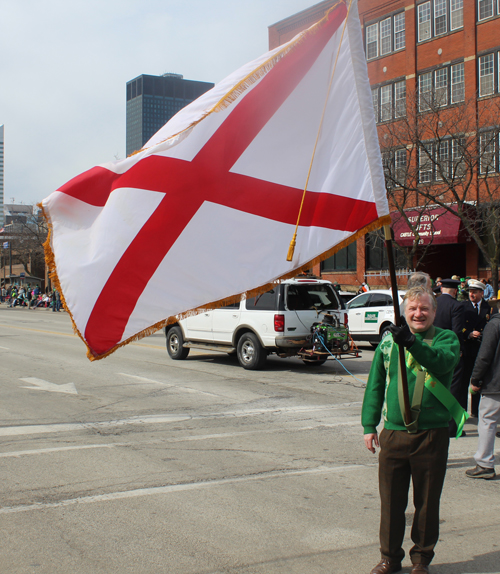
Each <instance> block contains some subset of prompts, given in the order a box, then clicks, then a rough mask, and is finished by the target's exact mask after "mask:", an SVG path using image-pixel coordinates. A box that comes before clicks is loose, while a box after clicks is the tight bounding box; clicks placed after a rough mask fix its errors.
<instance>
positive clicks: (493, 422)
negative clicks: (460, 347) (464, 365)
mask: <svg viewBox="0 0 500 574" xmlns="http://www.w3.org/2000/svg"><path fill="white" fill-rule="evenodd" d="M470 384H471V389H472V390H473V391H474V392H475V393H480V394H481V402H480V404H479V420H478V424H477V430H478V434H479V441H478V445H477V452H476V454H475V455H474V460H475V461H476V467H475V468H471V469H469V470H467V471H465V474H466V475H467V476H468V477H470V478H486V479H491V478H495V476H496V475H495V432H496V430H497V425H498V422H499V421H500V315H499V314H498V313H496V314H495V315H493V316H492V317H491V320H490V321H489V322H488V324H487V325H486V327H485V329H484V335H483V342H482V343H481V348H480V349H479V353H478V355H477V358H476V363H475V364H474V370H473V371H472V376H471V380H470Z"/></svg>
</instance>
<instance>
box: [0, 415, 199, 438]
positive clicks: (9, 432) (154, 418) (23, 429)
mask: <svg viewBox="0 0 500 574" xmlns="http://www.w3.org/2000/svg"><path fill="white" fill-rule="evenodd" d="M191 418H192V417H190V416H189V415H150V416H145V417H131V418H129V419H120V420H114V421H102V422H95V423H56V424H50V425H26V426H19V427H0V436H21V435H29V434H46V433H60V432H71V431H78V430H99V429H102V428H109V427H116V426H124V425H142V424H151V423H156V424H158V423H177V422H182V421H186V420H190V419H191Z"/></svg>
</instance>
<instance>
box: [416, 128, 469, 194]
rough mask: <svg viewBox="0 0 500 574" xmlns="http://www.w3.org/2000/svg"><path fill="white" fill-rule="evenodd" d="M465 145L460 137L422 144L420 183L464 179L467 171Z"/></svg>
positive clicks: (419, 157)
mask: <svg viewBox="0 0 500 574" xmlns="http://www.w3.org/2000/svg"><path fill="white" fill-rule="evenodd" d="M464 145H465V141H464V140H463V139H462V138H460V137H453V138H451V137H449V138H446V139H444V140H441V141H438V142H428V143H425V144H422V145H421V147H420V149H419V153H418V181H419V183H431V182H433V181H436V182H439V181H443V180H450V179H451V180H456V179H457V178H460V177H462V176H463V175H464V174H465V171H466V164H465V160H464Z"/></svg>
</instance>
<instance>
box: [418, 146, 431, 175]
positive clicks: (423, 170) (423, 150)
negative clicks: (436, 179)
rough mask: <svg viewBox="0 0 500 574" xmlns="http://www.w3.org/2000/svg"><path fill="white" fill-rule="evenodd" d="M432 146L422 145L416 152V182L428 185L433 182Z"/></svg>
mask: <svg viewBox="0 0 500 574" xmlns="http://www.w3.org/2000/svg"><path fill="white" fill-rule="evenodd" d="M433 157H434V145H433V144H432V143H428V144H423V145H422V146H421V147H420V149H419V150H418V182H419V183H430V182H431V181H432V180H433V174H434V169H433V168H434V166H433V161H432V160H433Z"/></svg>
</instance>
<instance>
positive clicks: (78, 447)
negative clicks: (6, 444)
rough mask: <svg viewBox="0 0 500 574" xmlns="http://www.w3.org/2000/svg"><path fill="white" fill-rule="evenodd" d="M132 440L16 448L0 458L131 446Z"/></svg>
mask: <svg viewBox="0 0 500 574" xmlns="http://www.w3.org/2000/svg"><path fill="white" fill-rule="evenodd" d="M133 445H134V443H132V442H117V443H109V444H83V445H75V446H59V447H54V448H40V449H38V450H17V451H13V452H2V453H0V458H11V457H13V458H19V457H20V456H28V455H31V454H49V453H52V452H64V451H67V450H85V449H89V448H114V447H115V446H133Z"/></svg>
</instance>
